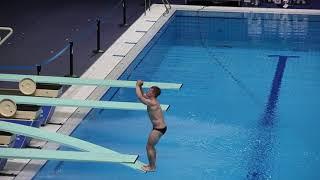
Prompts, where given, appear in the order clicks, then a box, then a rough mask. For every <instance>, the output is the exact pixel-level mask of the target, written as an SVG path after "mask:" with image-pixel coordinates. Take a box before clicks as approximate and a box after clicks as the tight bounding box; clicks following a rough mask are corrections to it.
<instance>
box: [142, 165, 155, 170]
mask: <svg viewBox="0 0 320 180" xmlns="http://www.w3.org/2000/svg"><path fill="white" fill-rule="evenodd" d="M142 169H143V170H144V171H146V172H155V171H156V168H155V167H151V166H149V165H147V166H143V167H142Z"/></svg>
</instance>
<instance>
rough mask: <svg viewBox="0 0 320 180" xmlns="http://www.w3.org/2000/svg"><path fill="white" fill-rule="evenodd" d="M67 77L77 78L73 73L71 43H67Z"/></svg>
mask: <svg viewBox="0 0 320 180" xmlns="http://www.w3.org/2000/svg"><path fill="white" fill-rule="evenodd" d="M67 76H68V77H77V76H76V75H75V74H74V72H73V42H72V41H71V42H69V75H67Z"/></svg>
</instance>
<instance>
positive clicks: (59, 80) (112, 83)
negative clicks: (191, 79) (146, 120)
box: [0, 74, 182, 90]
mask: <svg viewBox="0 0 320 180" xmlns="http://www.w3.org/2000/svg"><path fill="white" fill-rule="evenodd" d="M26 78H28V79H32V80H33V81H34V82H36V83H49V84H60V85H87V86H109V87H124V88H135V87H136V81H125V80H99V79H84V78H70V77H55V76H34V75H19V74H0V81H10V82H20V81H21V80H23V79H26ZM151 86H158V87H159V88H161V89H175V90H179V89H180V88H181V87H182V84H176V83H160V82H144V83H143V87H144V88H150V87H151Z"/></svg>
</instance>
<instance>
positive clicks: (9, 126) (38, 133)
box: [0, 121, 145, 172]
mask: <svg viewBox="0 0 320 180" xmlns="http://www.w3.org/2000/svg"><path fill="white" fill-rule="evenodd" d="M0 131H5V132H10V133H12V134H18V135H23V136H27V137H31V138H35V139H40V140H44V141H50V142H55V143H59V144H62V145H65V146H68V147H71V148H74V149H78V150H81V151H87V152H92V153H102V154H106V153H107V154H115V155H119V154H120V153H118V152H115V151H113V150H110V149H107V148H104V147H102V146H99V145H96V144H92V143H90V142H86V141H83V140H81V139H77V138H74V137H71V136H66V135H63V134H59V133H53V132H47V131H44V130H41V129H38V128H34V127H29V126H23V125H19V124H14V123H9V122H4V121H0ZM0 153H1V151H0ZM121 164H123V165H125V166H129V167H131V168H133V169H135V170H140V171H143V170H142V166H143V165H145V164H144V163H142V162H140V161H138V160H137V161H135V162H134V163H121ZM143 172H145V171H143Z"/></svg>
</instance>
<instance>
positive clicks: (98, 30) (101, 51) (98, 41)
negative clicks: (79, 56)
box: [93, 19, 104, 54]
mask: <svg viewBox="0 0 320 180" xmlns="http://www.w3.org/2000/svg"><path fill="white" fill-rule="evenodd" d="M100 24H101V21H100V19H97V49H96V50H94V51H93V53H95V54H98V53H103V52H104V51H103V50H101V49H100V34H101V31H100Z"/></svg>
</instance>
